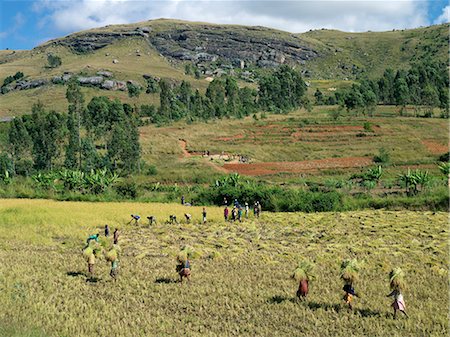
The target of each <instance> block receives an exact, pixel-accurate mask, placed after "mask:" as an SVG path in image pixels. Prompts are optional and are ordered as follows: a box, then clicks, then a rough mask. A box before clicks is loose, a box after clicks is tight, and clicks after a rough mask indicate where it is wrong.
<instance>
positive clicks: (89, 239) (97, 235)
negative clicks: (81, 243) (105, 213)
mask: <svg viewBox="0 0 450 337" xmlns="http://www.w3.org/2000/svg"><path fill="white" fill-rule="evenodd" d="M99 236H100V234H99V233H97V234H94V235H91V236H89V237H88V238H87V240H86V244H88V245H89V242H91V241H92V240H94V241H95V242H98V237H99Z"/></svg>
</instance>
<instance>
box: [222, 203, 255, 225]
mask: <svg viewBox="0 0 450 337" xmlns="http://www.w3.org/2000/svg"><path fill="white" fill-rule="evenodd" d="M224 205H225V208H224V210H223V217H224V219H225V221H232V222H234V221H239V222H242V213H243V212H245V218H246V219H248V216H249V213H250V207H249V205H248V202H245V204H244V207H242V206H241V205H240V204H239V202H238V200H237V199H234V203H233V208H232V209H231V212H230V210H229V209H228V201H227V199H226V198H224ZM261 211H262V207H261V203H260V202H259V201H255V203H254V206H253V215H254V216H255V218H259V216H260V215H261Z"/></svg>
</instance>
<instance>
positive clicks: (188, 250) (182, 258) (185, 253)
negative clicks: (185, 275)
mask: <svg viewBox="0 0 450 337" xmlns="http://www.w3.org/2000/svg"><path fill="white" fill-rule="evenodd" d="M193 253H194V250H193V248H192V247H190V246H184V247H183V248H182V249H181V250H180V252H179V253H178V254H177V261H178V262H180V263H186V260H187V259H190V258H191V256H192V254H193Z"/></svg>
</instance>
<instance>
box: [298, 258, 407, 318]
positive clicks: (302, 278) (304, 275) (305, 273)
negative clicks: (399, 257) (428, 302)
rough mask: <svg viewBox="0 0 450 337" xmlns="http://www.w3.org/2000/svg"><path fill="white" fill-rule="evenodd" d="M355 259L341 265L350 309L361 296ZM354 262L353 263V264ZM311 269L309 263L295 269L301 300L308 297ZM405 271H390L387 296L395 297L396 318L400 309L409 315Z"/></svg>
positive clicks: (344, 289)
mask: <svg viewBox="0 0 450 337" xmlns="http://www.w3.org/2000/svg"><path fill="white" fill-rule="evenodd" d="M354 261H356V259H354V260H344V262H343V264H342V265H341V279H342V280H343V281H344V287H343V288H342V290H343V292H344V296H343V298H342V299H343V300H344V303H345V304H346V305H347V307H348V309H349V310H352V309H353V305H352V302H353V298H354V297H360V296H359V295H358V293H357V292H356V291H355V288H354V282H355V280H357V279H358V277H357V272H358V269H357V267H356V268H355V265H354ZM352 264H353V265H352ZM310 270H311V266H310V265H309V264H308V263H301V264H300V266H299V267H298V268H297V269H296V270H295V271H294V274H293V275H292V277H293V278H294V279H295V280H296V281H297V282H299V283H298V290H297V297H298V298H299V299H300V300H304V299H306V296H307V295H308V292H309V280H310V277H311V275H310ZM403 277H404V273H403V271H402V270H401V269H400V268H394V269H393V270H392V271H391V272H390V273H389V280H390V282H389V286H390V288H391V292H390V293H389V294H388V295H387V297H393V298H394V301H393V303H392V307H393V309H394V319H395V318H396V317H397V312H398V311H400V312H401V313H402V314H404V315H405V316H406V317H408V315H407V313H406V305H405V300H404V299H403V294H402V290H403V289H404V287H405V283H404V280H403Z"/></svg>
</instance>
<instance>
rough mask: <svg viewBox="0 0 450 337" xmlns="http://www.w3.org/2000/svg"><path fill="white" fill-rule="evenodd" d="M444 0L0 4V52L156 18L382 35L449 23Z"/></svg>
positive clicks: (29, 0) (49, 0)
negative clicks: (115, 25) (391, 31)
mask: <svg viewBox="0 0 450 337" xmlns="http://www.w3.org/2000/svg"><path fill="white" fill-rule="evenodd" d="M449 14H450V6H449V3H448V1H444V0H397V1H387V0H371V1H364V0H363V1H358V0H315V1H314V0H293V1H284V0H282V1H276V0H245V1H237V0H228V1H223V0H208V1H188V0H160V1H153V0H148V1H142V0H141V1H138V0H34V1H33V0H15V1H12V0H0V49H7V48H8V49H15V50H17V49H31V48H34V47H36V46H38V45H39V44H42V43H44V42H46V41H48V40H51V39H53V38H57V37H62V36H65V35H68V34H70V33H73V32H77V31H80V30H85V29H90V28H94V27H103V26H106V25H109V24H123V23H133V22H140V21H146V20H150V19H158V18H173V19H183V20H191V21H203V22H211V23H224V24H242V25H251V26H266V27H271V28H276V29H281V30H285V31H289V32H293V33H302V32H305V31H308V30H310V29H320V28H327V29H339V30H343V31H348V32H364V31H368V30H371V31H386V30H392V29H404V28H416V27H421V26H429V25H433V24H439V23H446V22H449Z"/></svg>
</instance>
